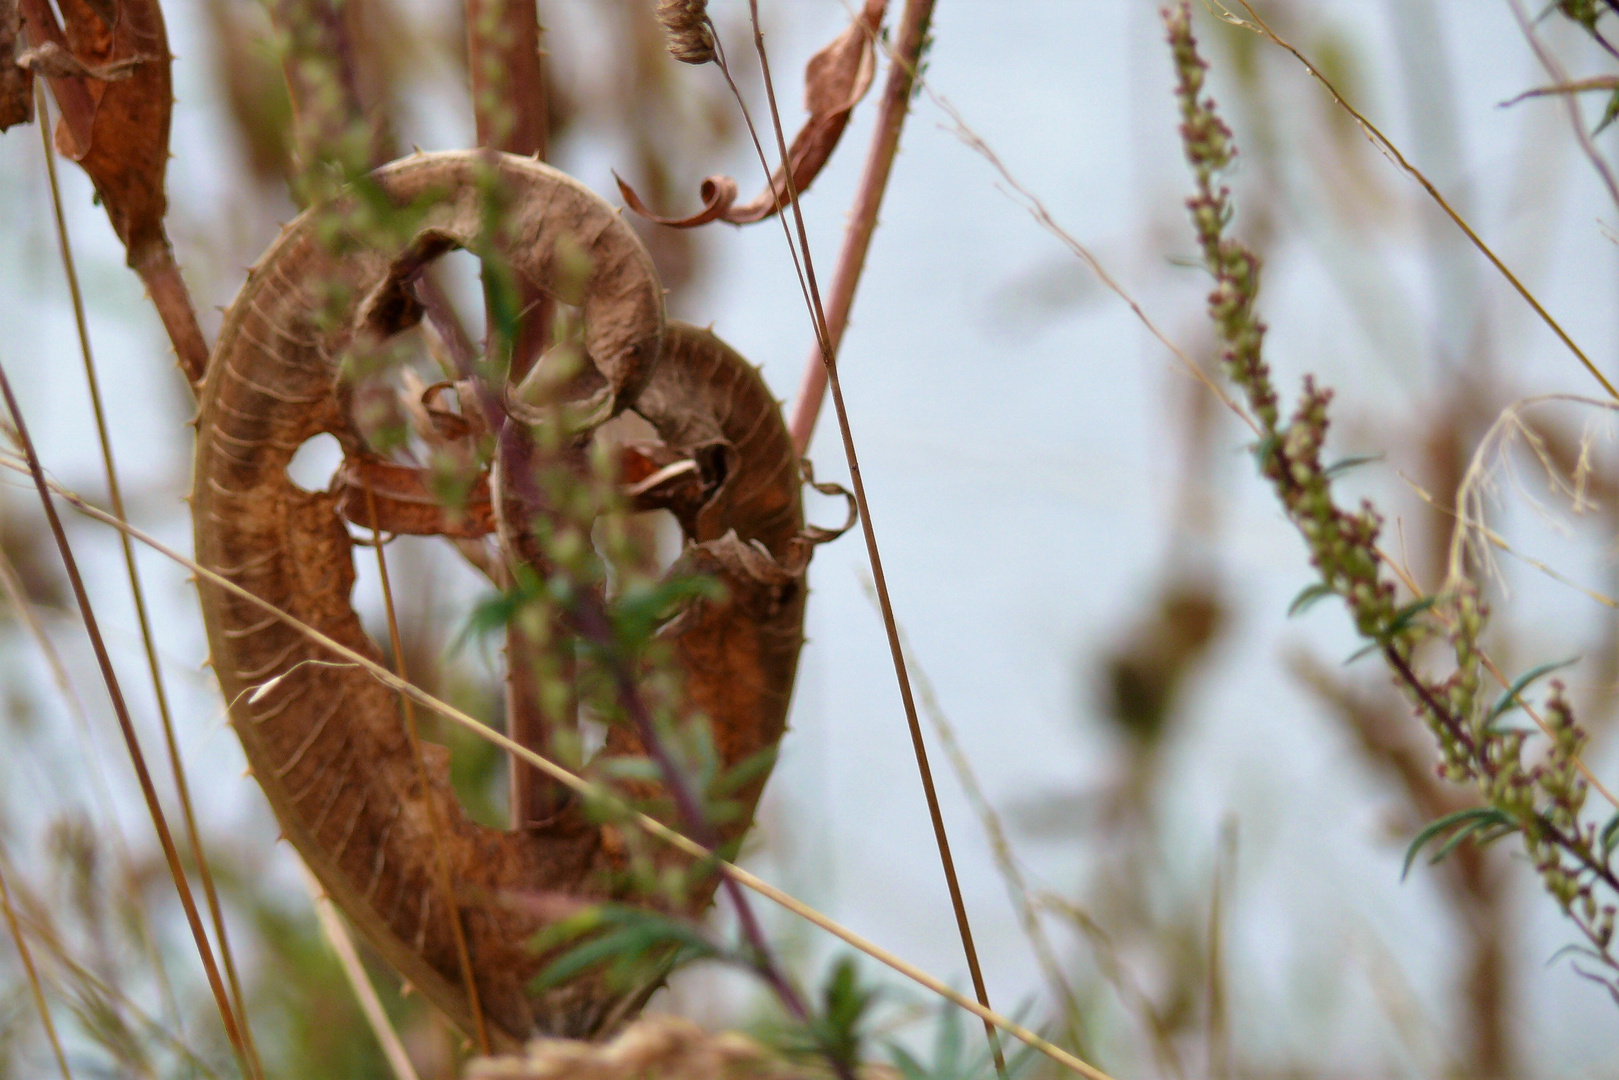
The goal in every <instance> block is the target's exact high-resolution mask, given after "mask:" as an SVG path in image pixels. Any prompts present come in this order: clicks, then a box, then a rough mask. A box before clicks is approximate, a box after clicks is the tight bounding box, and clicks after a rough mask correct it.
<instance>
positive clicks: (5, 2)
mask: <svg viewBox="0 0 1619 1080" xmlns="http://www.w3.org/2000/svg"><path fill="white" fill-rule="evenodd" d="M21 36H22V12H20V11H19V10H18V9H17V0H0V131H4V130H6V129H7V128H9V127H11V126H12V125H14V124H27V123H31V122H32V121H33V119H34V73H33V72H31V71H29V70H28V69H27V68H24V67H20V66H19V65H18V64H17V49H18V46H19V44H20V38H21Z"/></svg>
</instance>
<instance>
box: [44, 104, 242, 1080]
mask: <svg viewBox="0 0 1619 1080" xmlns="http://www.w3.org/2000/svg"><path fill="white" fill-rule="evenodd" d="M39 108H40V116H41V118H42V120H43V117H44V116H45V96H44V90H43V88H41V90H40V93H39ZM48 130H49V129H48V125H47V124H45V123H43V122H41V124H40V125H39V133H40V136H41V138H42V139H43V141H44V150H45V171H46V173H47V174H48V177H49V180H50V184H49V187H50V190H51V209H52V210H53V212H54V214H55V217H56V237H57V243H58V247H59V248H60V250H61V254H62V269H63V271H64V272H65V273H66V275H67V284H68V292H69V294H70V295H71V297H72V300H73V319H74V323H75V325H76V326H77V328H78V334H79V353H80V355H81V356H82V358H83V360H84V378H85V382H86V383H87V384H88V386H89V388H90V409H91V412H92V414H93V415H94V417H95V422H96V436H97V439H98V442H99V444H100V447H101V465H102V470H103V471H104V472H105V474H106V477H107V496H108V500H109V501H110V502H111V503H112V512H113V514H114V515H115V516H116V517H117V518H118V519H119V520H120V521H127V520H128V519H129V515H128V514H127V513H126V512H125V510H124V494H123V487H122V485H121V484H120V483H119V480H118V466H117V463H116V462H115V461H114V460H113V453H112V436H111V435H110V434H109V432H108V430H107V410H106V408H105V406H104V405H103V403H102V399H101V380H100V378H99V377H98V376H97V374H96V363H95V358H94V356H93V354H92V353H91V350H90V328H89V325H88V324H87V322H86V320H85V313H84V294H83V292H82V291H81V290H80V288H79V274H78V270H77V268H76V267H75V266H74V262H73V247H72V245H71V244H70V243H69V242H68V234H67V218H66V216H65V215H64V214H63V212H62V192H61V188H60V186H59V185H58V183H57V177H56V155H55V154H54V153H53V152H52V150H51V144H50V137H49V135H48ZM170 265H171V266H172V265H173V260H172V259H171V260H170ZM180 291H181V293H182V294H184V291H185V290H184V287H183V286H182V287H181V290H180ZM160 306H161V305H160ZM193 325H195V320H194V319H193ZM204 359H206V350H205V351H204ZM182 360H184V356H183V354H182ZM186 374H187V376H188V377H190V378H191V381H192V383H193V384H195V383H197V382H198V381H199V380H200V378H201V373H200V372H198V373H197V375H195V376H193V375H192V373H191V370H190V367H189V365H188V367H187V371H186ZM118 538H119V543H120V544H121V545H122V547H123V555H124V570H125V573H126V576H127V577H128V578H129V591H130V594H131V596H132V598H133V599H134V603H135V618H136V621H137V622H138V623H139V625H140V632H141V644H142V646H143V647H144V648H145V652H146V666H147V670H148V671H149V672H150V673H151V676H152V693H153V696H154V697H155V699H156V703H157V714H158V719H159V720H160V722H161V723H162V727H163V742H164V746H165V748H166V749H167V751H168V755H169V768H170V770H171V771H172V772H173V773H174V787H175V791H176V793H177V794H178V795H179V797H180V816H181V819H182V820H183V821H184V822H185V828H186V839H187V841H188V842H189V843H190V844H191V854H192V857H193V858H194V859H196V860H197V875H198V876H199V877H200V878H201V879H202V893H203V898H204V900H205V901H206V902H207V904H208V918H209V921H210V922H212V923H213V927H214V938H215V939H216V940H217V941H218V942H219V955H220V959H221V960H222V961H223V962H224V965H225V979H226V981H227V982H228V983H229V984H230V993H231V1002H232V1004H233V1005H234V1007H235V1009H236V1015H237V1018H238V1020H239V1021H240V1022H241V1025H242V1041H243V1042H244V1043H245V1045H246V1048H247V1057H248V1064H249V1065H250V1066H252V1068H253V1073H252V1075H254V1076H257V1077H261V1078H262V1077H263V1075H264V1064H263V1062H262V1061H260V1060H259V1054H258V1048H257V1047H256V1046H254V1044H253V1032H252V1027H251V1025H250V1024H249V1023H248V1021H247V1003H246V1000H245V998H244V997H243V995H242V981H241V978H240V977H239V976H238V975H237V972H236V958H235V955H234V954H233V952H232V950H231V947H230V937H229V936H228V935H227V933H226V931H225V915H224V912H223V910H222V908H221V906H220V903H219V890H218V889H217V888H215V886H214V873H213V870H212V868H211V867H210V866H209V865H208V853H207V851H206V850H205V849H204V848H203V846H202V835H201V833H200V832H199V830H198V829H197V814H196V810H195V808H194V807H193V805H192V802H191V784H190V783H189V782H188V781H187V779H186V769H185V762H184V760H183V759H182V758H181V756H180V744H179V740H178V739H176V737H175V734H174V714H173V711H172V710H171V709H170V708H169V694H168V689H167V688H166V687H165V686H164V682H163V668H162V665H161V664H160V663H159V662H158V656H157V644H156V642H155V640H154V639H153V635H152V617H151V614H150V612H149V611H148V610H147V606H146V590H145V588H144V587H143V586H142V585H141V577H140V571H139V569H138V568H137V567H136V565H135V545H134V542H133V541H131V540H130V538H129V534H128V533H119V534H118Z"/></svg>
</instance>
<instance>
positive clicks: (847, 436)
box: [748, 0, 1007, 1080]
mask: <svg viewBox="0 0 1619 1080" xmlns="http://www.w3.org/2000/svg"><path fill="white" fill-rule="evenodd" d="M931 7H932V4H931V0H908V2H907V5H906V10H907V13H908V14H909V13H910V12H911V11H912V9H915V10H916V12H917V14H918V16H919V17H923V18H922V22H921V24H920V26H919V27H918V29H919V30H920V31H921V32H922V33H923V34H925V33H926V28H927V22H926V18H925V16H926V15H927V14H930V10H929V9H931ZM748 14H749V16H750V17H751V19H752V22H753V46H754V50H755V51H756V52H757V53H758V54H759V67H760V70H761V72H762V73H763V75H764V84H765V95H766V97H767V99H768V101H769V103H770V120H771V124H772V126H774V128H775V131H776V149H777V152H778V153H779V154H780V155H781V163H782V173H783V175H784V176H785V178H786V181H787V184H786V186H787V203H788V205H789V206H790V207H791V208H792V211H793V223H794V225H795V226H796V228H797V232H798V249H799V254H800V255H801V256H802V258H803V264H804V276H805V278H806V279H807V283H808V287H809V293H810V302H811V303H810V317H811V319H812V320H813V322H814V324H815V336H816V344H817V345H818V346H819V349H820V353H821V363H822V366H823V367H824V368H825V370H826V378H827V385H828V386H829V387H830V388H831V390H832V406H833V408H834V409H835V410H836V412H837V417H838V431H839V434H841V435H842V437H843V453H844V457H845V459H846V460H847V461H848V464H849V479H850V482H851V486H853V488H854V497H855V505H856V507H857V508H858V509H859V511H860V530H861V532H862V534H863V535H864V536H865V540H866V554H867V556H868V557H869V559H870V561H871V577H872V583H873V584H874V585H875V586H876V587H877V600H878V605H879V606H880V607H881V608H882V612H883V628H884V629H885V630H886V631H887V634H888V651H889V654H890V655H891V656H892V657H893V661H894V675H895V677H896V678H897V679H898V681H899V690H900V699H901V701H902V702H903V703H904V706H905V720H906V723H907V724H908V725H909V727H910V732H911V746H912V748H913V749H914V750H915V752H916V767H917V772H918V773H920V775H921V778H922V791H923V794H924V795H925V796H926V798H927V804H928V816H929V817H930V818H931V819H932V823H933V836H934V839H935V841H936V842H937V843H938V847H939V861H940V862H941V863H942V864H943V866H944V878H945V885H946V887H947V888H948V890H949V892H950V904H951V907H952V908H954V910H955V916H956V928H957V930H958V931H959V933H960V935H961V945H962V949H963V951H964V952H965V953H966V954H967V970H968V972H969V973H970V974H971V976H972V981H973V991H974V993H975V994H977V996H978V1003H979V1004H980V1005H982V1006H983V1007H984V1008H985V1009H986V1010H987V1009H988V1008H989V1007H990V1005H989V990H988V988H987V987H986V986H985V985H984V972H983V968H982V967H981V966H980V965H979V962H978V950H977V948H976V947H975V946H974V945H973V936H972V925H971V923H970V922H969V921H968V919H967V906H966V903H965V902H964V901H963V899H962V896H961V882H960V881H959V880H958V879H957V876H956V865H955V860H954V859H952V858H951V855H950V839H949V836H948V835H947V834H946V832H945V827H944V815H943V814H942V813H941V812H940V810H939V795H938V791H937V790H936V789H935V788H934V784H933V770H932V769H931V768H929V766H928V753H927V744H926V743H925V742H924V741H923V739H922V723H921V721H920V720H919V719H918V718H917V713H916V700H915V697H914V695H913V694H912V693H911V680H910V677H909V675H908V674H907V673H906V670H905V651H904V649H903V648H902V647H901V645H900V640H899V624H898V622H897V621H896V619H895V617H894V605H893V601H892V600H891V599H890V597H889V595H888V580H887V578H886V577H885V576H884V574H883V561H882V556H881V555H880V554H879V553H878V550H877V533H876V531H875V529H874V527H873V526H872V523H871V506H870V503H869V502H868V501H867V499H866V485H865V481H864V480H863V479H862V478H861V475H860V459H859V457H858V455H857V454H856V453H855V446H854V433H853V431H852V429H851V427H850V425H849V411H848V408H847V407H846V406H845V404H844V401H843V386H842V384H841V383H840V382H839V380H838V361H837V354H836V352H835V351H834V349H833V347H832V342H831V337H830V335H829V334H828V332H827V323H826V309H825V308H824V307H823V305H822V303H821V290H820V286H819V285H818V284H817V283H816V280H815V264H814V261H813V260H812V258H811V257H810V245H809V232H808V230H807V229H805V227H804V212H803V209H802V208H801V207H800V206H799V202H798V192H797V190H796V185H795V183H794V179H793V169H792V159H791V157H790V156H789V155H788V151H787V136H786V134H785V133H784V132H783V130H782V126H781V111H780V109H778V108H777V106H776V89H775V83H774V81H773V80H772V79H771V77H770V60H769V56H768V55H767V53H766V51H765V37H764V30H763V29H762V28H761V26H760V24H759V0H748ZM777 201H778V203H779V201H780V199H779V197H778V200H777ZM778 209H779V207H778ZM984 1032H985V1034H986V1036H987V1037H988V1039H989V1045H990V1050H991V1052H992V1054H993V1055H994V1058H995V1071H996V1072H997V1073H998V1074H999V1075H1000V1077H1001V1080H1006V1077H1007V1070H1006V1056H1005V1054H1003V1053H1002V1051H1001V1040H1000V1036H998V1035H997V1034H996V1032H995V1027H994V1025H992V1024H990V1023H989V1022H988V1021H987V1020H986V1021H985V1022H984Z"/></svg>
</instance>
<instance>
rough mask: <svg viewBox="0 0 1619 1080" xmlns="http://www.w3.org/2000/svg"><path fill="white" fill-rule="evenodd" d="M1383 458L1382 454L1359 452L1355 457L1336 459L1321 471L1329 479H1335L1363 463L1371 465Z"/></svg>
mask: <svg viewBox="0 0 1619 1080" xmlns="http://www.w3.org/2000/svg"><path fill="white" fill-rule="evenodd" d="M1382 460H1383V455H1382V454H1357V455H1356V456H1354V457H1346V458H1344V459H1343V460H1341V461H1334V462H1333V463H1332V464H1331V465H1328V466H1327V467H1326V468H1325V469H1323V470H1322V471H1321V475H1322V476H1325V477H1326V478H1327V479H1328V480H1334V479H1336V478H1338V477H1340V476H1342V475H1343V474H1344V473H1346V472H1349V471H1350V470H1352V469H1358V468H1360V467H1361V466H1362V465H1370V464H1371V463H1372V462H1374V461H1382Z"/></svg>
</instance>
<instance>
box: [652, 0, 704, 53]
mask: <svg viewBox="0 0 1619 1080" xmlns="http://www.w3.org/2000/svg"><path fill="white" fill-rule="evenodd" d="M658 22H659V24H660V25H662V26H663V32H664V37H665V40H666V41H667V43H668V47H669V55H670V56H673V57H674V58H675V59H676V60H679V61H680V62H681V63H682V64H707V63H710V62H711V61H713V59H714V27H713V24H712V23H710V22H709V21H708V0H658Z"/></svg>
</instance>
